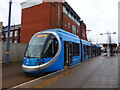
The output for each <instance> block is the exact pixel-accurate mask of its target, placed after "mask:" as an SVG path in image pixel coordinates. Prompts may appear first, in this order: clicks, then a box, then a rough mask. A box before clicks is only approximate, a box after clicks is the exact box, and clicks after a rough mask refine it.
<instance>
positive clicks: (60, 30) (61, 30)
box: [45, 28, 79, 38]
mask: <svg viewBox="0 0 120 90" xmlns="http://www.w3.org/2000/svg"><path fill="white" fill-rule="evenodd" d="M45 31H54V32H61V33H64V34H67V35H70V36H73V37H76V38H79V37H78V36H77V35H75V34H72V33H70V32H67V31H65V30H63V29H60V28H57V29H48V30H45Z"/></svg>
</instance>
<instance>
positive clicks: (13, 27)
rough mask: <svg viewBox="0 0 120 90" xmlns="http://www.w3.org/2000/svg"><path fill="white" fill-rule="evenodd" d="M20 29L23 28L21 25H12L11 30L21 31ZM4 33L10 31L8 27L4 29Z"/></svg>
mask: <svg viewBox="0 0 120 90" xmlns="http://www.w3.org/2000/svg"><path fill="white" fill-rule="evenodd" d="M20 27H21V24H17V25H12V26H11V27H10V30H11V31H13V30H17V29H19V28H20ZM3 31H8V26H5V27H3Z"/></svg>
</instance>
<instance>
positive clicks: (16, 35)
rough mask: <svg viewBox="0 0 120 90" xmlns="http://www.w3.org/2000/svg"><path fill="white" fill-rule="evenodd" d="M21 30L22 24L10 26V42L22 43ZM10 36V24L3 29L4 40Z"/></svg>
mask: <svg viewBox="0 0 120 90" xmlns="http://www.w3.org/2000/svg"><path fill="white" fill-rule="evenodd" d="M20 30H21V25H20V24H18V25H12V26H11V27H10V42H11V43H20ZM7 37H8V26H5V27H3V29H2V41H3V42H6V41H7Z"/></svg>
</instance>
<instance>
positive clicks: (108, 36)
mask: <svg viewBox="0 0 120 90" xmlns="http://www.w3.org/2000/svg"><path fill="white" fill-rule="evenodd" d="M104 34H107V46H108V48H107V57H110V47H109V44H110V43H111V34H116V32H113V33H110V32H108V31H107V33H100V35H104Z"/></svg>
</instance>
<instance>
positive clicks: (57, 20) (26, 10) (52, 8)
mask: <svg viewBox="0 0 120 90" xmlns="http://www.w3.org/2000/svg"><path fill="white" fill-rule="evenodd" d="M21 6H22V22H21V25H22V27H21V43H28V42H29V40H30V38H31V37H32V35H34V34H35V33H36V32H39V31H42V30H46V29H51V28H61V29H63V30H66V31H68V32H71V33H73V34H76V35H78V36H79V37H80V38H82V39H84V40H87V38H86V25H85V23H84V22H80V20H81V18H80V17H79V16H78V14H77V13H76V12H75V11H74V10H73V9H72V8H71V6H70V5H69V4H68V3H67V2H34V3H33V2H30V0H27V1H26V2H23V3H22V4H21ZM81 25H82V26H81Z"/></svg>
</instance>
